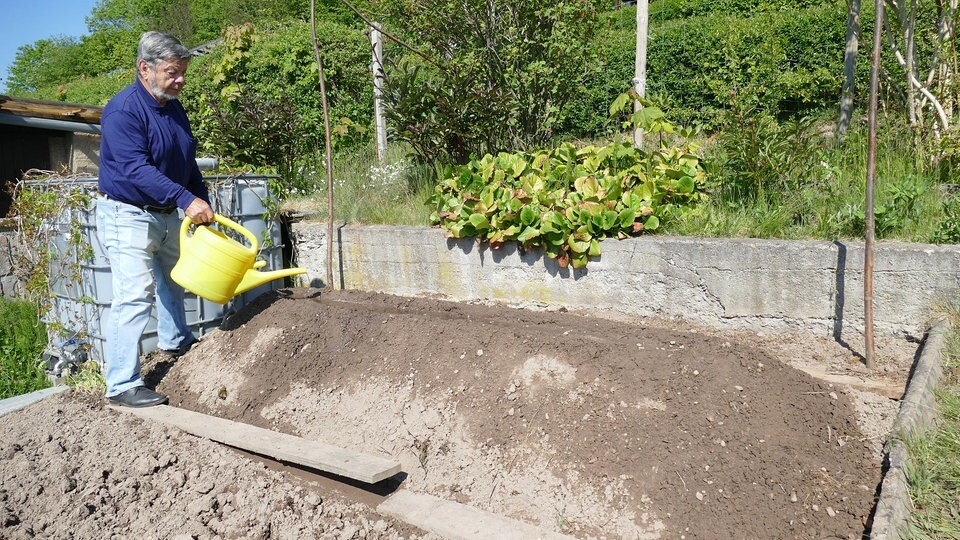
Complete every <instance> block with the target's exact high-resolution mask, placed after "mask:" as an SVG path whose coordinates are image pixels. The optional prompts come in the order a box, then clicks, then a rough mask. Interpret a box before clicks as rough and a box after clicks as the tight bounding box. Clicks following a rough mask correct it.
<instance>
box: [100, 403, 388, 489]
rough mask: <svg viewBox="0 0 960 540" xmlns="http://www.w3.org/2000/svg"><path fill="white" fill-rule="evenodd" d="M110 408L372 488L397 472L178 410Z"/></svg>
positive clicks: (345, 453) (350, 454) (381, 462)
mask: <svg viewBox="0 0 960 540" xmlns="http://www.w3.org/2000/svg"><path fill="white" fill-rule="evenodd" d="M112 408H113V409H116V410H118V411H124V412H129V413H132V414H134V415H136V416H139V417H140V418H145V419H148V420H154V421H156V422H160V423H163V424H167V425H170V426H175V427H178V428H180V429H182V430H183V431H186V432H187V433H191V434H193V435H196V436H198V437H203V438H206V439H210V440H212V441H217V442H220V443H223V444H226V445H229V446H233V447H236V448H241V449H243V450H246V451H248V452H253V453H255V454H260V455H264V456H268V457H271V458H274V459H278V460H282V461H287V462H290V463H296V464H299V465H305V466H307V467H312V468H314V469H318V470H321V471H325V472H329V473H333V474H337V475H340V476H345V477H347V478H353V479H354V480H360V481H361V482H366V483H368V484H375V483H377V482H379V481H381V480H384V479H387V478H390V477H391V476H393V475H395V474H397V473H399V472H400V463H399V462H396V461H392V460H388V459H384V458H381V457H377V456H371V455H367V454H362V453H359V452H354V451H352V450H347V449H345V448H339V447H336V446H331V445H329V444H324V443H322V442H318V441H310V440H307V439H303V438H300V437H296V436H293V435H287V434H285V433H278V432H276V431H270V430H269V429H263V428H259V427H256V426H251V425H250V424H243V423H241V422H234V421H233V420H226V419H223V418H218V417H216V416H210V415H206V414H202V413H198V412H193V411H188V410H186V409H180V408H178V407H171V406H169V405H159V406H157V407H145V408H140V409H133V408H128V407H112Z"/></svg>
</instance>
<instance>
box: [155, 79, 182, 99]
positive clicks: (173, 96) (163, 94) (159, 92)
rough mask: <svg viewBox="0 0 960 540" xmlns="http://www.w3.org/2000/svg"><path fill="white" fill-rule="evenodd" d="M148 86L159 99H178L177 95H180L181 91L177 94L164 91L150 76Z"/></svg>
mask: <svg viewBox="0 0 960 540" xmlns="http://www.w3.org/2000/svg"><path fill="white" fill-rule="evenodd" d="M147 86H148V87H149V89H150V93H151V94H153V97H155V98H157V99H158V100H163V101H170V100H174V99H177V95H179V92H178V93H176V94H171V93H169V92H164V91H163V90H162V89H161V88H160V87H159V86H157V83H155V82H154V81H153V80H152V79H150V78H149V77H148V78H147Z"/></svg>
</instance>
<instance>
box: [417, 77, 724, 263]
mask: <svg viewBox="0 0 960 540" xmlns="http://www.w3.org/2000/svg"><path fill="white" fill-rule="evenodd" d="M635 101H639V102H640V103H641V104H642V105H643V107H641V108H640V109H639V111H637V112H635V113H633V114H631V115H630V116H629V117H628V119H627V120H626V121H625V122H624V128H627V129H629V130H630V131H631V132H632V131H633V129H635V128H638V127H639V128H642V129H643V130H644V131H645V132H647V133H660V134H663V133H666V134H673V133H677V134H678V135H680V138H681V140H682V142H681V144H679V145H677V146H670V147H667V146H661V147H660V148H659V149H657V150H653V151H649V152H647V151H644V150H641V149H638V148H634V146H633V144H632V143H631V141H630V140H628V139H627V138H625V137H622V136H621V137H618V138H617V139H615V140H614V141H612V142H610V143H609V144H606V145H603V146H587V147H585V148H580V149H577V148H576V147H575V146H574V145H573V144H570V143H564V144H561V145H560V146H558V147H556V148H554V149H551V150H541V151H537V152H532V153H527V152H516V153H512V154H508V153H501V154H499V155H497V156H495V157H494V156H491V155H489V154H487V155H485V156H484V157H483V158H481V159H479V160H473V161H470V162H469V163H467V164H466V165H462V166H456V167H447V168H446V169H445V170H444V171H443V174H442V176H441V178H443V180H442V181H441V182H440V183H439V184H438V185H437V187H436V190H435V192H434V194H433V196H432V197H431V199H430V203H431V204H432V205H434V207H435V209H436V210H435V212H434V213H433V214H432V215H431V221H432V223H433V224H434V225H440V226H441V227H443V228H444V229H446V230H447V231H448V232H449V235H450V236H452V237H454V238H464V237H473V236H475V237H477V241H478V242H488V243H489V245H490V246H491V247H492V248H497V247H499V246H500V245H502V244H503V243H505V242H510V241H516V242H519V243H520V245H521V247H522V248H523V249H529V248H533V247H542V248H544V249H545V250H546V254H547V256H548V257H550V258H554V259H556V260H557V263H558V264H559V265H560V266H561V267H563V268H566V267H567V266H568V265H570V264H573V267H574V268H583V267H585V266H586V265H587V262H588V260H589V258H590V257H597V256H599V255H600V240H602V239H604V238H621V239H622V238H626V237H630V236H636V235H639V234H642V233H644V232H646V231H653V230H656V229H657V228H659V226H660V223H661V221H662V220H667V219H674V218H676V217H678V216H680V215H681V214H683V213H684V212H686V211H687V210H688V209H689V208H691V206H692V205H693V204H695V203H696V202H697V201H698V200H700V199H701V198H702V197H703V196H704V195H703V194H702V192H701V191H700V190H699V188H700V187H701V186H702V184H703V182H704V179H705V178H706V172H705V171H704V168H703V166H702V165H701V162H700V158H699V157H698V156H697V153H696V152H697V150H698V148H697V146H696V145H695V144H694V143H691V142H687V141H688V139H689V138H690V136H691V135H693V132H692V131H690V130H682V129H681V130H677V129H676V128H675V127H674V126H673V124H671V123H670V122H669V121H668V120H667V119H666V118H665V116H664V114H663V112H662V111H661V110H660V109H657V108H656V107H651V106H649V104H648V103H647V102H646V101H644V100H642V99H641V98H640V97H639V96H637V95H636V94H635V93H633V92H632V91H631V92H628V93H626V94H623V95H622V96H620V97H619V98H618V99H617V100H616V101H615V102H614V103H613V105H612V106H611V108H610V112H611V114H613V115H621V114H624V111H625V109H626V108H627V107H628V106H632V105H633V103H634V102H635Z"/></svg>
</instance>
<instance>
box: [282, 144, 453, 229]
mask: <svg viewBox="0 0 960 540" xmlns="http://www.w3.org/2000/svg"><path fill="white" fill-rule="evenodd" d="M301 174H302V175H303V177H304V180H305V181H306V183H308V184H309V185H311V186H312V192H310V193H308V194H304V196H301V197H293V198H291V199H289V200H288V201H287V202H286V203H285V206H286V207H287V208H291V209H299V210H305V211H307V212H309V213H312V214H314V215H315V216H317V217H322V218H325V217H326V215H327V206H326V192H327V173H326V167H325V164H324V161H323V159H322V156H318V157H316V158H315V159H314V160H312V162H311V163H308V164H307V165H305V166H304V168H303V170H302V172H301ZM435 175H436V173H435V171H434V170H433V168H432V167H428V166H425V165H419V164H416V163H414V162H413V161H412V160H410V159H409V158H408V157H406V149H405V148H404V147H402V146H399V145H390V146H388V148H387V155H386V156H385V158H384V163H383V164H382V165H378V164H377V160H376V154H375V153H374V151H373V149H370V148H367V149H363V150H360V151H356V152H353V153H349V154H338V155H336V156H334V158H333V192H334V218H335V219H336V220H337V221H342V222H346V223H362V224H390V225H427V224H428V223H429V218H430V211H431V210H430V208H429V207H427V205H426V201H427V198H428V197H429V196H430V195H431V194H432V193H433V186H434V184H435V180H434V178H435Z"/></svg>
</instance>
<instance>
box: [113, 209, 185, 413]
mask: <svg viewBox="0 0 960 540" xmlns="http://www.w3.org/2000/svg"><path fill="white" fill-rule="evenodd" d="M180 221H181V218H180V213H179V212H170V213H169V214H164V213H160V212H148V211H145V210H142V209H140V208H137V207H136V206H131V205H129V204H126V203H122V202H118V201H113V200H109V199H105V198H100V199H97V236H98V238H99V240H100V244H101V245H102V246H103V248H104V251H105V252H106V255H107V258H108V259H109V260H110V272H111V277H112V282H113V302H112V303H111V304H110V314H109V316H108V317H107V327H106V332H105V338H106V344H105V346H104V355H105V356H106V358H105V360H106V364H107V367H106V377H105V378H106V383H107V394H106V395H107V397H111V396H115V395H117V394H120V393H122V392H125V391H127V390H129V389H131V388H134V387H137V386H143V379H142V378H141V377H140V338H141V336H142V335H143V332H144V330H145V329H146V327H147V323H148V322H149V320H150V311H151V308H152V307H153V304H154V298H156V299H157V337H158V338H159V343H158V345H159V347H160V348H161V349H168V350H176V349H180V348H182V347H185V346H187V345H189V344H190V343H191V342H193V341H195V340H196V338H195V337H194V336H193V333H192V331H191V330H190V327H189V326H188V325H187V321H186V314H185V313H184V308H183V297H184V291H183V287H181V286H180V285H177V284H176V282H174V281H173V280H172V279H170V270H172V269H173V266H174V265H175V264H176V263H177V259H178V258H179V257H180V236H179V233H180Z"/></svg>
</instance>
